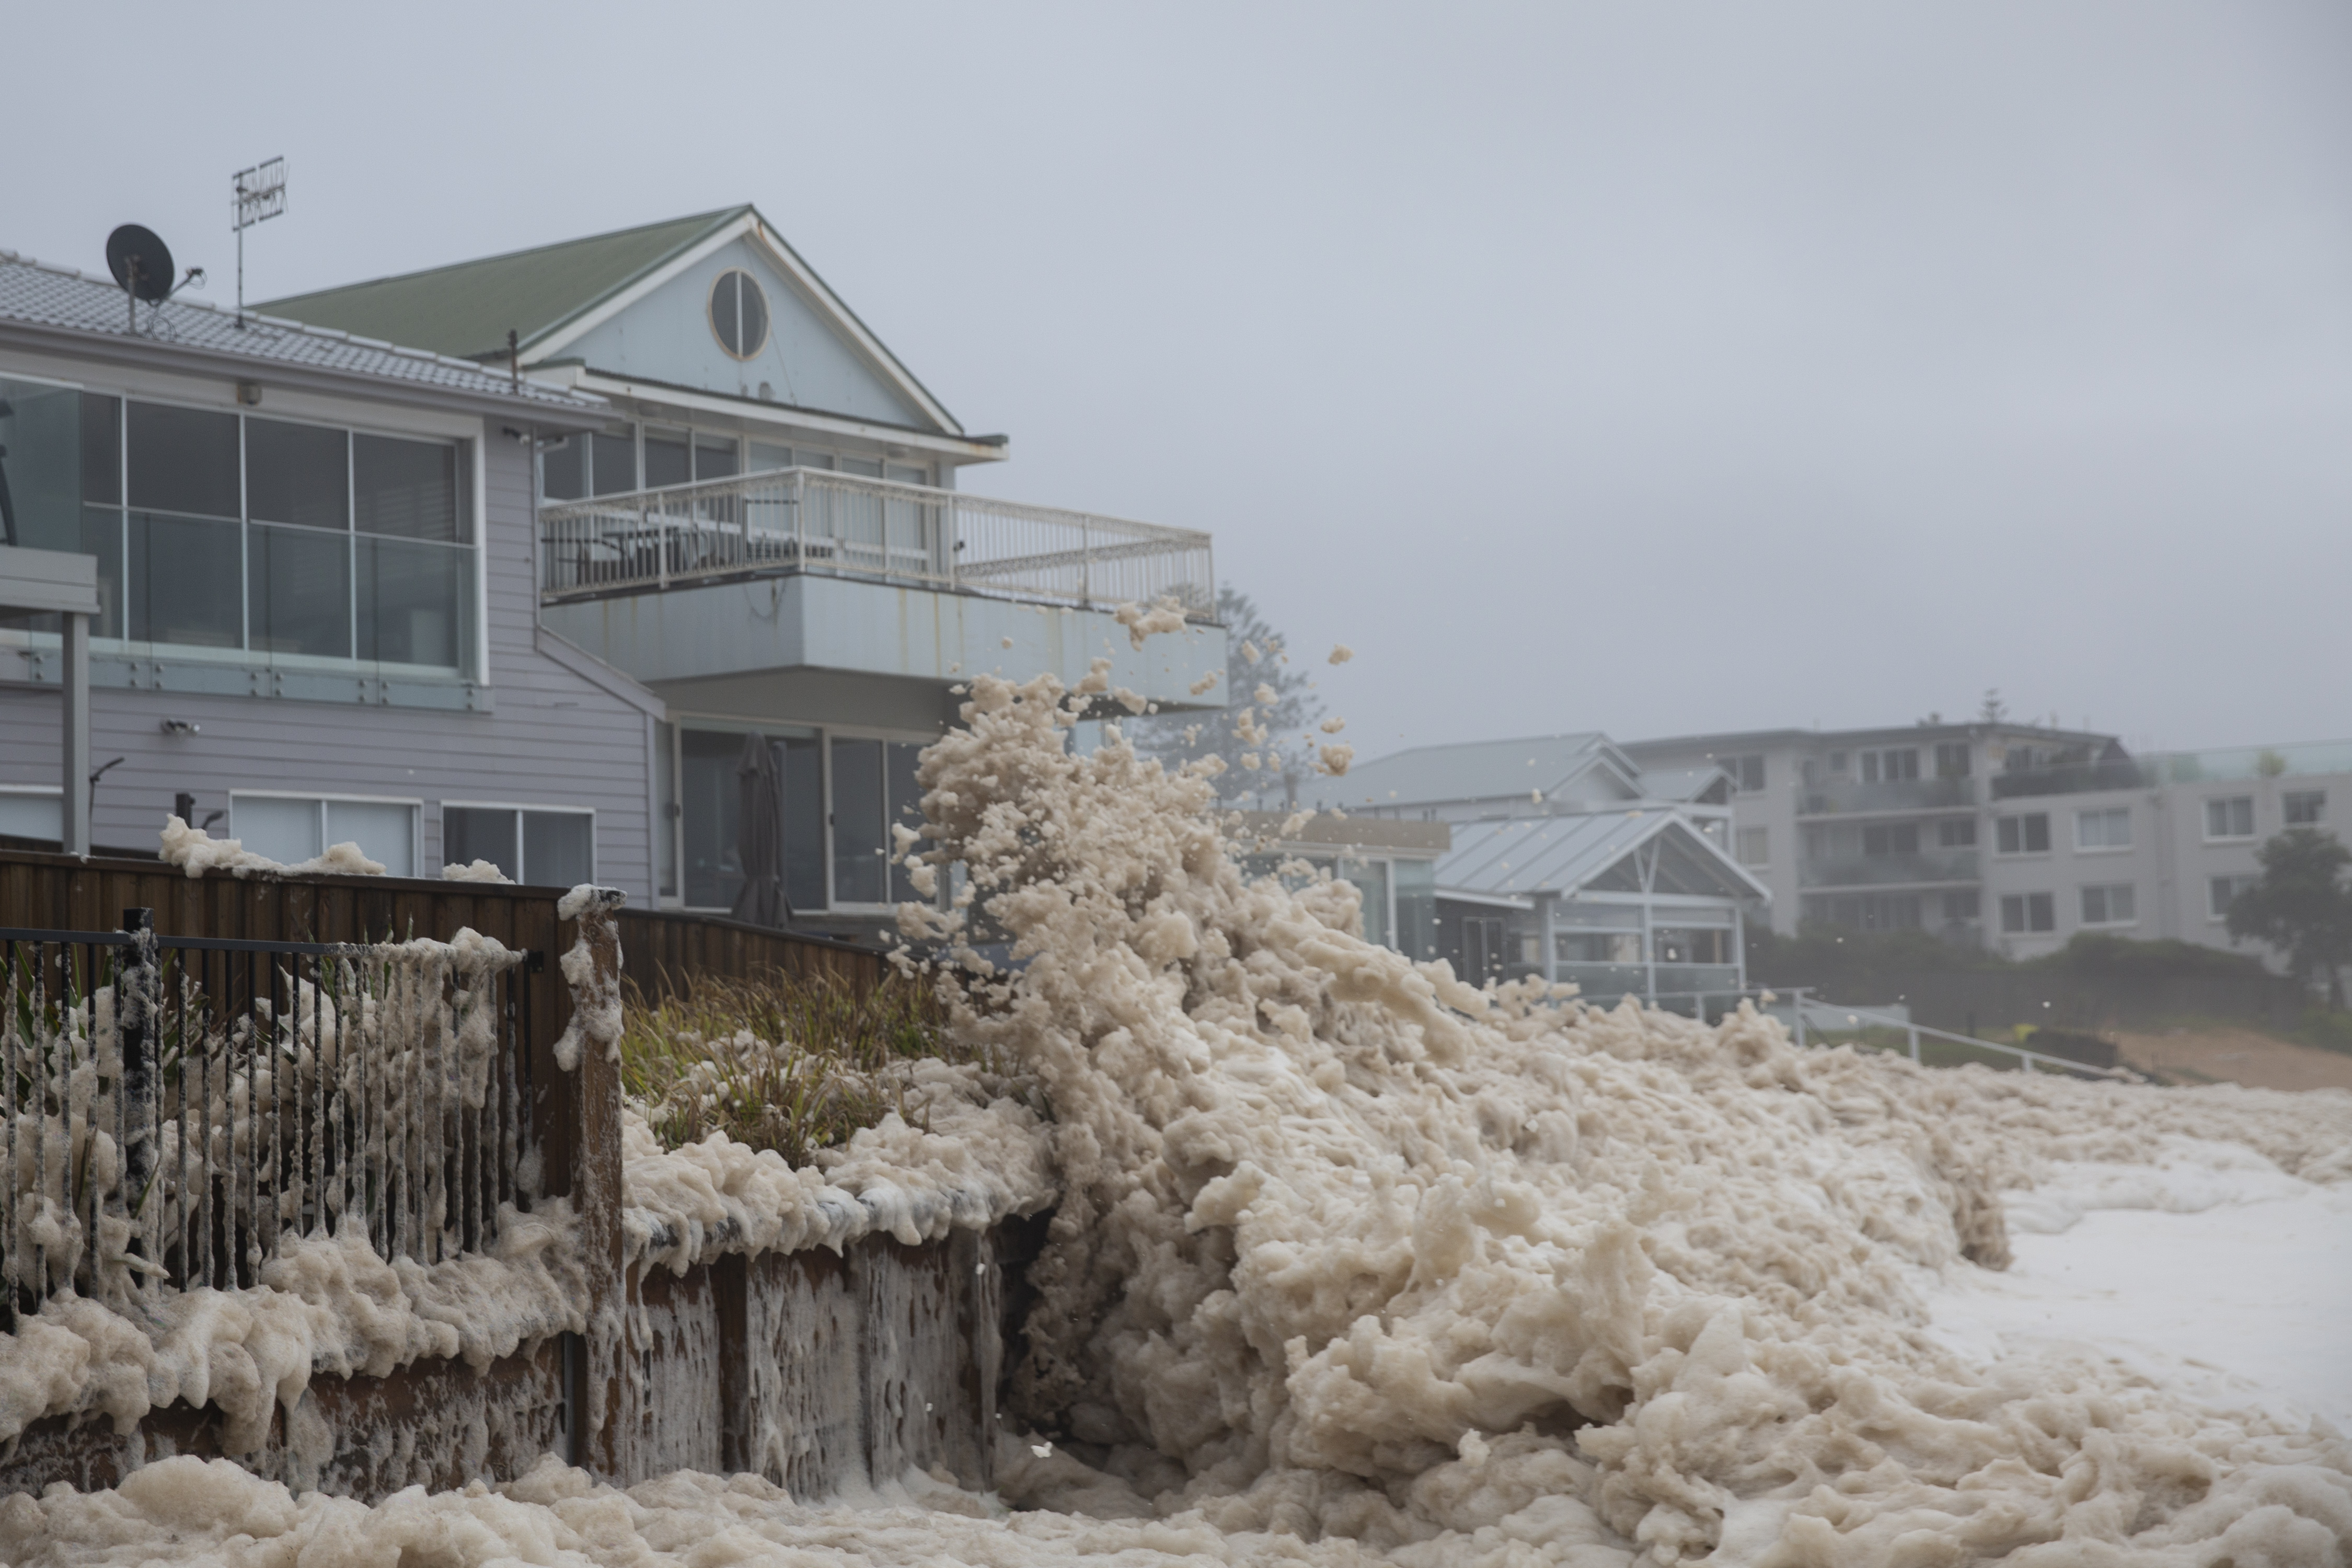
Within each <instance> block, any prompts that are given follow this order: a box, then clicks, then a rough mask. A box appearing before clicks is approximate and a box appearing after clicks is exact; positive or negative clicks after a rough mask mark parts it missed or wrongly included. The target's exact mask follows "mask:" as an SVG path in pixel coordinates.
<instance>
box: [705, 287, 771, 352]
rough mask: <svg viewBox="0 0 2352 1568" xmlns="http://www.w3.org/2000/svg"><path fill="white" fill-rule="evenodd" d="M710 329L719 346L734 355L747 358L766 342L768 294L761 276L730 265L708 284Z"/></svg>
mask: <svg viewBox="0 0 2352 1568" xmlns="http://www.w3.org/2000/svg"><path fill="white" fill-rule="evenodd" d="M710 330H711V331H712V333H713V334H715V335H716V336H717V337H718V339H719V347H720V348H722V349H725V350H726V351H727V352H728V353H730V354H733V355H734V356H735V357H736V358H737V359H750V358H751V356H752V355H753V354H755V353H759V352H760V351H761V349H762V348H764V347H766V346H767V342H768V297H767V296H766V295H765V294H762V293H761V292H760V280H759V279H756V278H754V277H752V276H751V274H750V273H748V272H746V271H744V270H743V269H742V268H740V267H737V268H730V269H729V270H727V271H725V272H722V273H720V274H719V280H718V281H717V282H715V283H713V284H711V286H710Z"/></svg>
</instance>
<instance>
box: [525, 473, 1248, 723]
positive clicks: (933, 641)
mask: <svg viewBox="0 0 2352 1568" xmlns="http://www.w3.org/2000/svg"><path fill="white" fill-rule="evenodd" d="M540 558H541V576H540V597H541V617H542V619H543V620H544V622H545V624H546V625H547V626H549V628H550V629H551V630H553V631H555V632H556V633H558V634H559V635H561V636H562V637H565V638H567V639H568V640H570V641H572V642H574V643H577V644H579V645H580V646H581V647H585V648H587V649H588V650H589V651H590V652H592V653H593V654H595V655H597V656H598V657H599V658H603V659H604V660H605V661H606V662H607V663H610V664H612V665H614V666H615V667H617V668H621V669H624V670H626V671H627V672H628V673H630V674H631V675H633V676H635V677H636V678H637V679H640V680H642V681H645V682H646V683H647V684H648V685H651V686H653V687H654V688H655V689H657V690H660V689H666V688H676V687H677V685H678V683H681V682H685V683H697V684H698V685H703V684H707V683H709V682H712V681H719V682H725V683H730V685H735V686H740V683H741V682H743V681H745V680H756V679H761V678H763V677H770V676H773V675H775V674H777V673H780V672H793V671H804V672H828V673H832V674H837V675H845V676H867V677H881V678H887V679H893V680H897V681H901V682H904V681H917V682H922V683H925V684H926V685H928V686H932V687H937V688H940V689H943V688H944V687H945V685H947V684H949V683H952V682H954V681H956V680H958V679H964V678H968V677H969V676H971V675H972V674H975V673H978V672H980V671H982V670H991V669H995V670H1001V671H1002V672H1003V673H1004V674H1006V675H1008V676H1013V677H1018V678H1025V677H1027V676H1030V675H1034V674H1036V673H1039V672H1040V671H1043V670H1048V669H1050V670H1053V671H1055V673H1057V674H1060V675H1061V676H1063V677H1064V679H1071V680H1075V679H1077V678H1078V677H1080V676H1082V675H1084V674H1085V673H1086V670H1087V663H1088V661H1089V660H1090V659H1091V658H1094V657H1096V656H1097V655H1102V654H1108V655H1109V656H1110V658H1112V660H1113V671H1112V679H1113V681H1114V683H1115V684H1118V685H1122V686H1125V687H1127V688H1129V689H1131V690H1133V691H1136V692H1138V693H1139V694H1140V695H1142V696H1144V697H1146V698H1148V699H1150V700H1152V701H1155V702H1157V703H1159V704H1160V706H1162V707H1164V708H1192V707H1201V706H1209V707H1214V706H1217V705H1219V704H1220V703H1222V702H1223V693H1222V692H1221V691H1214V690H1212V691H1210V692H1208V693H1206V694H1205V695H1203V696H1196V695H1194V694H1193V693H1192V690H1191V687H1192V684H1193V682H1194V681H1195V680H1196V679H1198V678H1199V677H1200V676H1202V675H1203V674H1205V673H1207V672H1209V671H1211V670H1218V671H1222V670H1223V668H1224V661H1225V648H1224V632H1223V628H1222V627H1220V626H1216V625H1215V624H1214V622H1213V621H1212V620H1211V619H1210V616H1211V606H1212V605H1214V603H1215V599H1216V592H1215V583H1216V574H1215V564H1214V561H1213V557H1212V554H1211V548H1210V536H1209V535H1208V534H1206V533H1202V532H1197V531H1192V530H1190V529H1179V528H1163V527H1159V526H1156V525H1154V524H1151V523H1144V522H1131V521H1125V520H1122V519H1118V518H1108V517H1097V516H1094V515H1091V514H1089V513H1086V512H1077V511H1069V510H1062V509H1059V508H1053V507H1039V506H1028V505H1024V504H1022V503H1020V502H1015V501H1005V500H996V499H994V498H992V497H988V496H977V495H969V494H965V493H964V492H961V491H959V490H944V489H932V488H931V487H929V486H926V485H915V484H907V483H903V482H899V481H895V480H889V479H869V478H866V477H864V476H861V475H856V474H847V473H837V472H828V471H824V470H821V469H813V468H784V469H777V470H772V471H769V472H763V473H754V474H745V475H739V476H735V477H731V478H728V479H709V480H705V481H702V482H700V483H697V484H685V485H672V486H668V487H666V488H664V489H646V490H633V491H629V492H627V493H625V494H619V495H607V496H599V497H596V498H594V499H593V500H577V501H562V502H547V503H542V505H541V509H540ZM1171 596H1172V597H1174V598H1175V599H1177V600H1178V601H1179V602H1180V603H1181V604H1183V605H1185V606H1186V607H1187V617H1188V619H1189V620H1191V621H1192V623H1194V624H1193V626H1192V629H1191V635H1188V636H1186V637H1181V638H1172V637H1162V638H1155V639H1153V640H1152V642H1151V643H1150V645H1148V646H1147V647H1146V648H1145V649H1144V650H1143V651H1142V652H1140V653H1139V652H1137V651H1136V650H1134V648H1133V647H1132V646H1131V644H1130V642H1129V637H1128V634H1127V630H1126V628H1125V627H1123V626H1118V624H1117V623H1116V622H1115V621H1114V620H1113V619H1112V616H1111V614H1110V612H1111V611H1112V610H1114V609H1116V608H1117V607H1118V605H1122V604H1125V603H1129V602H1130V601H1132V602H1139V603H1150V602H1152V601H1154V600H1157V599H1160V598H1163V597H1171ZM702 694H705V695H707V694H708V693H702ZM673 695H674V698H675V697H686V698H691V697H693V696H695V695H697V693H693V692H673Z"/></svg>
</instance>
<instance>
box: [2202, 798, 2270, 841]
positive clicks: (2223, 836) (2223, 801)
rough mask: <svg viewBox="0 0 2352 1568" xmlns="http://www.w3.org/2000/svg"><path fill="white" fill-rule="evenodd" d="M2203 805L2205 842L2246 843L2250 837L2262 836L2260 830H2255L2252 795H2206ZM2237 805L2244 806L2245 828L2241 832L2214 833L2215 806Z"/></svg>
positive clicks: (2256, 826)
mask: <svg viewBox="0 0 2352 1568" xmlns="http://www.w3.org/2000/svg"><path fill="white" fill-rule="evenodd" d="M2204 805H2205V842H2206V843H2208V844H2243V843H2246V842H2247V841H2249V840H2250V839H2254V838H2258V837H2262V835H2261V834H2260V832H2259V831H2258V830H2257V828H2258V825H2257V823H2256V821H2255V813H2254V797H2253V796H2252V795H2207V796H2206V797H2205V800H2204ZM2237 805H2243V806H2244V807H2245V808H2246V830H2245V831H2244V832H2243V833H2226V832H2225V833H2216V832H2214V831H2213V820H2214V811H2215V808H2217V807H2224V808H2226V807H2231V806H2237ZM2225 826H2226V825H2225Z"/></svg>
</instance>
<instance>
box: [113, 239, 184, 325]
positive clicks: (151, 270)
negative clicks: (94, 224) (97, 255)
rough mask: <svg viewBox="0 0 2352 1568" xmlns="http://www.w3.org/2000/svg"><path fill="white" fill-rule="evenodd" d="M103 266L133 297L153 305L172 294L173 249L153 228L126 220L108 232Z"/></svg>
mask: <svg viewBox="0 0 2352 1568" xmlns="http://www.w3.org/2000/svg"><path fill="white" fill-rule="evenodd" d="M106 269H107V270H108V271H109V272H111V273H113V274H114V280H115V281H116V282H117V283H120V284H121V285H122V287H123V288H124V289H125V290H127V291H128V292H129V293H130V294H131V297H132V298H133V299H138V300H146V301H147V302H148V303H149V304H151V305H154V304H160V303H162V302H163V300H168V299H170V298H171V297H172V249H171V247H169V246H167V245H165V244H164V243H163V240H161V239H159V238H158V237H156V235H155V231H154V230H153V229H151V228H144V227H142V226H140V225H138V224H135V223H126V224H124V225H123V226H121V228H118V229H116V230H115V231H114V232H113V233H112V234H110V235H108V236H107V237H106Z"/></svg>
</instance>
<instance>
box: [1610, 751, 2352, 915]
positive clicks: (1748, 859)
mask: <svg viewBox="0 0 2352 1568" xmlns="http://www.w3.org/2000/svg"><path fill="white" fill-rule="evenodd" d="M1624 750H1625V752H1626V753H1627V755H1629V756H1631V757H1633V759H1635V760H1636V761H1637V762H1639V763H1641V764H1642V765H1643V766H1644V767H1645V768H1661V767H1668V766H1696V765H1713V766H1717V767H1719V768H1721V769H1722V770H1723V772H1724V773H1725V774H1726V776H1727V777H1728V778H1729V779H1730V780H1731V782H1732V784H1733V786H1734V789H1735V791H1736V793H1735V794H1734V795H1732V797H1731V801H1730V808H1731V813H1730V814H1731V826H1730V833H1731V849H1732V854H1733V857H1734V858H1736V859H1737V860H1738V862H1739V863H1740V864H1741V865H1742V866H1743V867H1744V868H1746V869H1747V870H1748V873H1749V874H1750V875H1752V876H1754V877H1755V878H1756V879H1758V880H1759V881H1760V882H1762V883H1764V884H1765V885H1767V886H1768V887H1769V888H1771V889H1772V890H1773V893H1774V895H1775V896H1774V899H1773V902H1772V917H1771V918H1772V923H1773V928H1774V929H1775V930H1777V931H1782V932H1793V931H1796V930H1798V929H1799V928H1800V927H1802V926H1812V927H1826V928H1832V929H1843V930H1850V931H1928V932H1931V933H1933V934H1936V935H1938V936H1941V937H1944V938H1946V939H1948V940H1950V941H1954V942H1966V943H1969V944H1971V945H1978V944H1981V945H1984V946H1988V947H1990V948H1992V949H1994V950H1995V951H1998V952H2004V953H2007V954H2009V955H2010V956H2012V957H2017V958H2030V957H2033V956H2036V955H2038V954H2041V953H2044V952H2052V951H2054V950H2055V949H2057V948H2059V947H2061V946H2063V945H2064V944H2065V942H2067V941H2068V940H2070V939H2071V938H2072V937H2073V936H2074V934H2075V933H2076V932H2078V931H2105V932H2109V933H2112V934H2115V935H2118V936H2127V937H2137V938H2159V937H2162V938H2175V939H2179V940H2181V941H2187V942H2200V943H2204V944H2207V945H2210V946H2215V947H2222V948H2227V947H2230V946H2231V945H2232V944H2231V941H2230V937H2229V931H2228V924H2227V921H2228V914H2229V906H2230V901H2231V899H2233V898H2235V897H2236V896H2237V894H2238V893H2239V892H2241V891H2242V890H2243V889H2245V888H2246V887H2247V886H2249V885H2251V883H2252V881H2253V879H2254V878H2255V876H2256V875H2257V873H2258V862H2257V860H2256V851H2257V850H2258V849H2259V848H2260V847H2261V846H2262V845H2263V842H2264V841H2266V840H2267V839H2269V838H2270V837H2273V836H2274V835H2275V834H2277V833H2279V832H2281V831H2282V830H2284V829H2285V828H2288V827H2294V826H2313V827H2322V828H2330V829H2333V830H2334V831H2336V832H2337V833H2338V834H2339V835H2348V836H2352V743H2326V742H2323V743H2315V744H2307V745H2284V746H2270V747H2246V748H2240V749H2236V750H2216V751H2203V752H2162V753H2153V754H2150V755H2147V756H2139V757H2135V756H2133V755H2132V754H2130V752H2127V751H2126V749H2125V747H2124V746H2123V744H2122V742H2120V741H2119V740H2117V739H2116V737H2115V736H2113V735H2106V734H2100V733H2097V732H2095V731H2072V730H2060V729H2055V728H2052V727H2048V726H2042V725H2030V724H2012V723H2007V722H1980V723H1970V724H1932V723H1930V724H1916V725H1911V726H1907V727H1904V728H1900V729H1880V730H1846V731H1815V730H1760V731H1739V732H1735V733H1727V734H1717V735H1696V736H1680V737H1672V738H1668V739H1664V740H1654V741H1643V742H1632V743H1630V744H1628V745H1627V746H1626V747H1625V748H1624Z"/></svg>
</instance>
